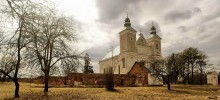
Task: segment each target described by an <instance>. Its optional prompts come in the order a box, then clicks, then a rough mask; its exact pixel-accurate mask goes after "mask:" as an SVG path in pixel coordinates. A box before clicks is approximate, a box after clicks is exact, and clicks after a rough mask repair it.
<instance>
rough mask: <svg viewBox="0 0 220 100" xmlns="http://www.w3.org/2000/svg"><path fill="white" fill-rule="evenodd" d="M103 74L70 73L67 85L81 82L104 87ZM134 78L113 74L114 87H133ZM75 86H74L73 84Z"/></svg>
mask: <svg viewBox="0 0 220 100" xmlns="http://www.w3.org/2000/svg"><path fill="white" fill-rule="evenodd" d="M104 80H105V74H84V73H72V74H70V75H69V76H68V83H67V84H68V85H70V86H74V82H81V83H82V85H87V86H88V85H104ZM135 80H136V77H135V76H131V75H126V74H120V75H119V74H114V83H115V86H133V85H134V84H135ZM75 85H76V84H75Z"/></svg>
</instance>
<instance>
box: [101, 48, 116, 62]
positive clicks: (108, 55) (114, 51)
mask: <svg viewBox="0 0 220 100" xmlns="http://www.w3.org/2000/svg"><path fill="white" fill-rule="evenodd" d="M119 53H120V46H117V47H115V48H114V49H113V57H115V56H117V55H119ZM111 57H112V51H110V52H108V53H107V54H106V55H105V57H104V58H102V60H105V59H108V58H111Z"/></svg>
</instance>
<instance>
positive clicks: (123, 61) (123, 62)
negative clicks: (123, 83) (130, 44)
mask: <svg viewBox="0 0 220 100" xmlns="http://www.w3.org/2000/svg"><path fill="white" fill-rule="evenodd" d="M122 64H123V65H122V66H123V68H125V58H123V59H122Z"/></svg>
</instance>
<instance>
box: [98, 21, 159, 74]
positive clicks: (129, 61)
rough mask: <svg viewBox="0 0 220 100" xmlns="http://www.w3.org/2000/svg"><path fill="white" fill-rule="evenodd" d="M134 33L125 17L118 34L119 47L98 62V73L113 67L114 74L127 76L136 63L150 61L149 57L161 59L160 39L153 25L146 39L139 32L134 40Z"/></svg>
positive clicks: (146, 64) (147, 64)
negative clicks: (122, 26)
mask: <svg viewBox="0 0 220 100" xmlns="http://www.w3.org/2000/svg"><path fill="white" fill-rule="evenodd" d="M136 33H137V31H136V30H135V29H134V28H132V27H131V22H130V19H129V18H128V17H127V18H126V19H125V23H124V28H123V30H122V31H120V32H119V37H120V38H119V39H120V40H119V41H120V45H119V46H118V47H116V48H115V49H114V50H113V52H112V51H111V52H109V53H107V54H106V56H105V57H104V58H103V59H102V60H100V61H99V66H100V73H104V69H105V68H107V67H112V66H113V71H114V74H127V73H128V72H129V71H130V70H131V68H132V66H133V65H134V63H135V62H136V61H150V58H151V57H154V58H158V59H160V58H162V56H161V38H160V37H159V36H158V35H157V32H156V28H155V27H154V26H153V25H152V27H151V31H150V35H149V36H148V37H147V38H145V37H144V35H143V34H142V33H141V32H140V34H139V37H138V39H136ZM145 66H146V67H147V68H148V67H149V66H150V64H149V63H145Z"/></svg>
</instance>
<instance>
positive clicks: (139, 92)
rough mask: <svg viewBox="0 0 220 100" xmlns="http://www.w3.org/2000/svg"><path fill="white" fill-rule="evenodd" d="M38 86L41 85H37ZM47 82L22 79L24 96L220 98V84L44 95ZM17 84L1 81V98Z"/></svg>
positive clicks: (33, 99) (38, 99)
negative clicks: (40, 82)
mask: <svg viewBox="0 0 220 100" xmlns="http://www.w3.org/2000/svg"><path fill="white" fill-rule="evenodd" d="M36 86H38V87H36ZM40 86H43V85H37V84H30V83H20V98H19V99H20V100H23V99H25V100H26V99H28V100H72V99H74V100H81V99H89V100H90V99H92V100H208V99H209V98H210V97H212V98H216V99H218V100H219V99H220V86H208V85H204V86H199V85H196V86H192V85H172V86H171V89H172V90H171V91H168V90H167V88H166V86H158V87H116V89H117V91H115V92H110V91H106V90H105V89H104V88H49V93H48V95H47V96H46V95H44V92H43V88H39V87H40ZM13 96H14V84H13V83H0V98H1V99H14V98H13Z"/></svg>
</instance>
